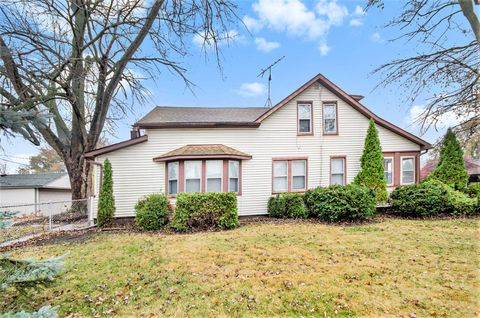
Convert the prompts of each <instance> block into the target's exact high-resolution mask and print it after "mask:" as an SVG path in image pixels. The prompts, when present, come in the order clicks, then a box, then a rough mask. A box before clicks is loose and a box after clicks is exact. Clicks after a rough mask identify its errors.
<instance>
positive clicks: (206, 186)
mask: <svg viewBox="0 0 480 318" xmlns="http://www.w3.org/2000/svg"><path fill="white" fill-rule="evenodd" d="M209 161H220V162H221V163H222V165H221V166H220V167H221V168H220V171H221V173H222V175H221V177H220V192H223V159H220V160H205V192H210V190H208V179H218V178H209V177H208V162H209ZM201 187H202V183H201V181H200V189H201ZM200 191H201V190H200Z"/></svg>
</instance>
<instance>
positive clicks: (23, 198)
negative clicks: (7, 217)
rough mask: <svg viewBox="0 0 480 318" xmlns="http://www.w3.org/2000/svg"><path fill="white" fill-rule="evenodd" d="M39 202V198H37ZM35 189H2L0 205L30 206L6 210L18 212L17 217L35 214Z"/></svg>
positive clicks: (0, 191)
mask: <svg viewBox="0 0 480 318" xmlns="http://www.w3.org/2000/svg"><path fill="white" fill-rule="evenodd" d="M37 200H38V198H37ZM35 203H38V202H37V201H36V200H35V189H33V188H30V189H0V205H2V206H9V205H23V204H30V205H29V206H22V207H12V208H8V209H5V210H8V211H10V212H17V213H18V214H17V216H23V215H28V214H34V213H35Z"/></svg>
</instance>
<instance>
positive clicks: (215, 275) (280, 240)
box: [0, 219, 480, 318]
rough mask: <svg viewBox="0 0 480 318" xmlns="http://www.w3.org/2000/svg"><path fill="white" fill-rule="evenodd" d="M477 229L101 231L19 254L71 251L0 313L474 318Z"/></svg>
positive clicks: (414, 223)
mask: <svg viewBox="0 0 480 318" xmlns="http://www.w3.org/2000/svg"><path fill="white" fill-rule="evenodd" d="M479 221H480V220H479V219H470V220H422V221H420V220H398V219H387V220H384V221H382V222H380V223H376V224H368V225H359V226H350V227H345V226H330V225H324V224H312V223H298V224H288V223H287V224H268V223H267V224H249V225H246V226H243V227H241V228H239V229H237V230H233V231H227V232H216V233H196V234H188V235H165V234H161V235H155V234H99V235H96V236H94V237H92V238H90V239H89V240H87V241H86V242H83V243H70V244H61V245H52V246H43V247H29V248H25V249H23V250H20V251H17V252H16V254H15V255H16V256H18V257H30V256H36V257H39V256H42V257H50V256H56V255H61V254H64V253H65V252H69V253H70V254H69V255H68V257H67V260H66V273H65V274H63V275H62V276H61V277H59V278H58V279H57V280H56V281H55V282H54V284H53V286H51V287H50V288H48V289H46V290H44V291H42V292H40V293H38V294H36V295H34V296H32V297H31V298H30V299H29V301H28V303H27V302H22V301H20V300H19V299H16V300H15V299H13V298H12V297H13V295H12V294H7V295H5V297H2V298H3V299H2V300H0V307H1V308H3V309H6V308H10V309H12V308H13V309H19V308H27V309H28V308H32V307H35V308H37V307H39V306H41V305H44V304H54V305H58V306H59V308H60V312H61V314H62V315H69V314H72V316H75V314H73V313H77V315H79V316H91V315H92V316H93V315H97V316H103V315H107V314H108V315H116V316H141V315H143V316H154V317H156V316H179V317H184V316H191V317H203V316H214V317H222V316H245V317H247V316H248V317H252V316H257V317H259V316H260V317H272V316H288V317H300V316H315V317H324V316H328V317H350V316H356V317H410V315H411V314H412V313H415V314H416V316H417V317H429V316H435V317H444V316H445V317H462V318H463V317H476V316H478V315H479V295H480V273H479V258H478V256H479Z"/></svg>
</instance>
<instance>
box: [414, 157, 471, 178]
mask: <svg viewBox="0 0 480 318" xmlns="http://www.w3.org/2000/svg"><path fill="white" fill-rule="evenodd" d="M463 161H464V162H465V168H466V169H467V172H468V175H470V176H476V175H480V159H473V158H463ZM437 163H438V159H430V160H428V161H427V162H425V164H424V165H423V167H422V169H420V180H423V179H425V178H426V177H428V175H429V174H430V173H431V172H432V171H433V169H435V167H436V166H437Z"/></svg>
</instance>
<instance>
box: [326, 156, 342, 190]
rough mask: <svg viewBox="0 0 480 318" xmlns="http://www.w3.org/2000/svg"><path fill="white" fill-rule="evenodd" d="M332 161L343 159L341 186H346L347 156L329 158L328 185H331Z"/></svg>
mask: <svg viewBox="0 0 480 318" xmlns="http://www.w3.org/2000/svg"><path fill="white" fill-rule="evenodd" d="M332 159H343V185H346V184H347V156H330V176H329V182H328V183H329V184H330V185H331V184H332Z"/></svg>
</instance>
